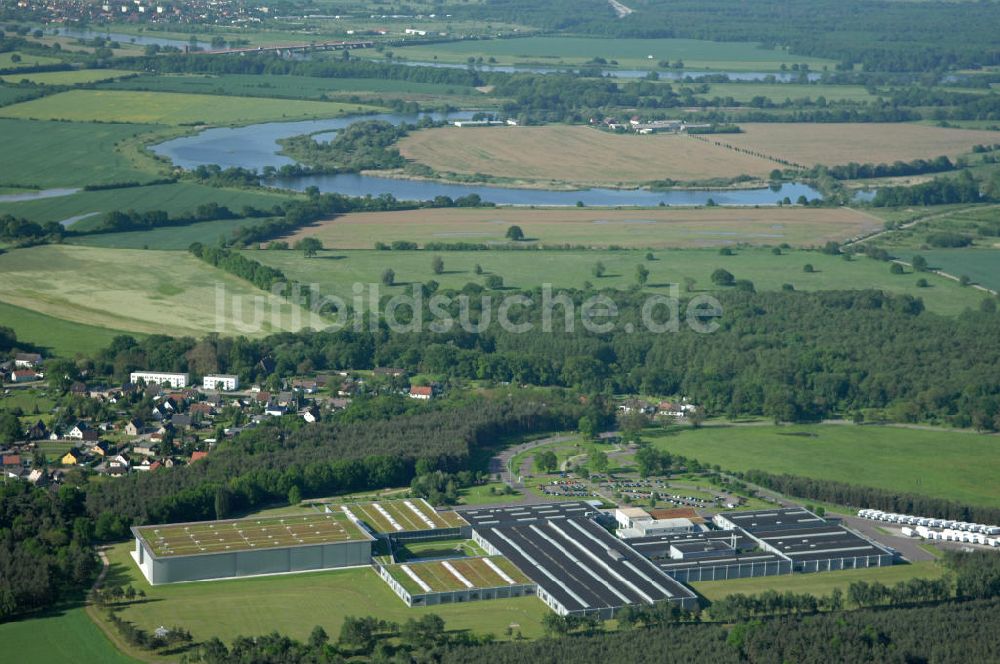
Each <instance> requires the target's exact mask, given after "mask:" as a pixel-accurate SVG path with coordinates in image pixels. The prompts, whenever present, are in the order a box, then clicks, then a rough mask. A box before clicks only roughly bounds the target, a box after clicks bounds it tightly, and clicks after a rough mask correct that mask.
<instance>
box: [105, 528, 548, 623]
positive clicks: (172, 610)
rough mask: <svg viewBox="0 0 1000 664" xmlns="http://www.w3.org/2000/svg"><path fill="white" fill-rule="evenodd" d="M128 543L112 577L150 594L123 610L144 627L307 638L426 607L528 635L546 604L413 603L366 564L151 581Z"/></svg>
mask: <svg viewBox="0 0 1000 664" xmlns="http://www.w3.org/2000/svg"><path fill="white" fill-rule="evenodd" d="M130 548H131V543H125V544H120V545H117V546H115V547H113V548H112V549H111V550H110V551H109V556H108V557H109V559H110V561H111V569H110V571H109V577H108V580H109V583H116V584H128V583H131V584H133V585H134V586H135V587H136V588H142V589H143V590H145V591H146V594H147V601H146V602H142V603H135V604H132V605H130V606H127V607H126V608H124V609H123V610H122V611H121V613H120V614H119V615H121V617H122V618H124V619H125V620H129V621H131V622H133V623H135V624H136V625H138V626H140V627H143V628H144V629H155V628H156V627H157V626H159V625H178V626H181V627H184V628H186V629H189V630H190V631H191V635H192V636H193V637H194V639H195V641H200V640H204V639H207V638H209V637H211V636H218V637H219V638H221V639H222V640H223V641H225V642H229V641H231V640H232V639H233V638H234V637H236V636H238V635H241V634H242V635H248V636H249V635H256V634H267V633H270V632H272V631H278V632H280V633H282V634H286V635H288V636H290V637H292V638H295V639H305V638H307V637H308V636H309V632H310V631H312V628H313V627H314V626H316V625H321V626H322V627H323V628H324V629H325V630H326V631H327V633H328V634H331V635H336V634H338V633H339V632H340V625H341V623H342V622H343V620H344V618H345V617H346V616H348V615H354V616H366V615H377V616H379V617H380V618H383V619H385V620H393V621H397V622H406V621H407V620H409V619H410V618H419V617H421V616H423V615H425V614H427V613H436V614H438V615H440V616H441V617H442V618H444V620H445V626H446V628H447V629H450V630H471V631H473V632H475V633H477V634H484V633H492V634H495V635H497V636H502V635H503V631H504V629H505V628H506V627H507V626H508V625H510V624H511V623H517V624H519V625H520V628H519V629H520V630H521V632H522V633H523V634H524V635H525V636H528V637H536V636H540V635H541V631H542V630H541V619H542V617H543V616H544V615H545V613H546V612H548V608H547V607H546V606H545V604H543V603H542V602H541V601H540V600H539V599H537V598H536V597H519V598H514V599H504V600H491V601H484V602H472V603H468V604H452V605H447V604H446V605H440V606H432V607H428V608H421V607H415V608H409V607H407V606H406V604H404V603H403V600H401V599H399V597H397V596H396V595H395V594H394V593H393V592H392V591H391V590H390V589H389V586H388V585H387V584H386V583H385V582H384V581H382V579H380V578H379V577H378V575H377V574H375V572H374V571H373V570H372V569H370V568H367V567H365V568H355V569H345V570H335V571H328V572H317V573H303V574H290V575H283V576H272V577H257V578H248V579H238V580H233V581H209V582H202V583H178V584H169V585H163V586H150V585H149V584H148V583H147V582H146V580H145V579H144V578H143V577H142V575H141V573H140V572H139V570H138V568H137V567H136V565H135V563H134V562H133V561H132V558H131V556H130V555H129V549H130Z"/></svg>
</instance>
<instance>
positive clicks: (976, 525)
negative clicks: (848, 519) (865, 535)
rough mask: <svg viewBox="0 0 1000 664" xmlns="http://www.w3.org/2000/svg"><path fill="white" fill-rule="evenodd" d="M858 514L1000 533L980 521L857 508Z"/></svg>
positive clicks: (904, 523) (909, 523)
mask: <svg viewBox="0 0 1000 664" xmlns="http://www.w3.org/2000/svg"><path fill="white" fill-rule="evenodd" d="M858 516H859V517H861V518H862V519H871V520H872V521H883V522H885V523H895V524H898V525H901V526H922V527H925V528H944V529H945V530H946V531H947V530H952V531H956V532H959V533H974V534H979V535H989V536H997V535H1000V526H988V525H986V524H982V523H969V522H967V521H954V520H952V519H933V518H930V517H924V516H911V515H909V514H896V513H894V512H883V511H881V510H868V509H865V510H858Z"/></svg>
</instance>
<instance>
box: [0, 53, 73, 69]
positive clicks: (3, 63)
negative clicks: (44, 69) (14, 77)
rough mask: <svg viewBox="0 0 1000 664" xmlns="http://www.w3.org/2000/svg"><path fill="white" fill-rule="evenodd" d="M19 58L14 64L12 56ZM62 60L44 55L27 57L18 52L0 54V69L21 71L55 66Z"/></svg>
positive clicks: (27, 55) (25, 54)
mask: <svg viewBox="0 0 1000 664" xmlns="http://www.w3.org/2000/svg"><path fill="white" fill-rule="evenodd" d="M15 55H17V56H20V58H21V61H20V62H14V56H15ZM60 62H62V60H59V59H58V58H50V57H47V56H44V55H29V54H27V53H19V52H18V51H9V52H7V53H0V69H23V68H26V67H41V66H44V65H57V64H59V63H60Z"/></svg>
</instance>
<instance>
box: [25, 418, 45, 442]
mask: <svg viewBox="0 0 1000 664" xmlns="http://www.w3.org/2000/svg"><path fill="white" fill-rule="evenodd" d="M48 435H49V430H48V428H46V426H45V422H42V421H41V420H38V421H37V422H35V423H34V424H33V425H32V426H31V428H30V429H28V440H44V439H45V438H47V437H48Z"/></svg>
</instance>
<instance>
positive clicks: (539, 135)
mask: <svg viewBox="0 0 1000 664" xmlns="http://www.w3.org/2000/svg"><path fill="white" fill-rule="evenodd" d="M399 151H400V153H401V154H402V155H403V156H404V157H406V158H407V159H411V160H413V161H415V162H417V163H420V164H424V165H427V166H430V167H431V168H432V169H434V170H435V171H437V172H439V173H459V174H462V175H474V174H478V173H482V174H485V175H490V176H493V177H499V178H505V179H509V180H513V181H527V182H537V183H546V182H557V183H558V182H570V183H574V184H588V185H601V186H630V185H631V186H635V185H638V184H641V183H644V182H650V181H653V180H663V179H667V178H669V179H672V180H677V181H682V182H689V181H694V180H706V179H711V178H731V177H736V176H739V175H755V176H759V177H765V176H767V175H768V174H769V173H770V172H771V170H772V169H774V167H775V166H776V164H775V163H774V162H772V161H769V160H767V159H762V158H760V157H755V156H752V155H748V154H743V153H737V152H734V151H732V150H728V149H726V148H723V147H720V146H717V145H715V144H714V143H713V142H711V141H702V140H696V139H693V138H691V137H689V136H686V135H671V134H657V135H652V136H638V135H635V134H613V133H610V132H605V131H600V130H597V129H593V128H591V127H585V126H580V125H575V126H571V125H546V126H542V127H488V128H484V127H474V128H462V129H459V128H457V127H440V128H437V129H427V130H423V131H418V132H414V133H412V134H410V135H409V136H407V137H406V138H404V139H403V140H402V141H400V142H399Z"/></svg>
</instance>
